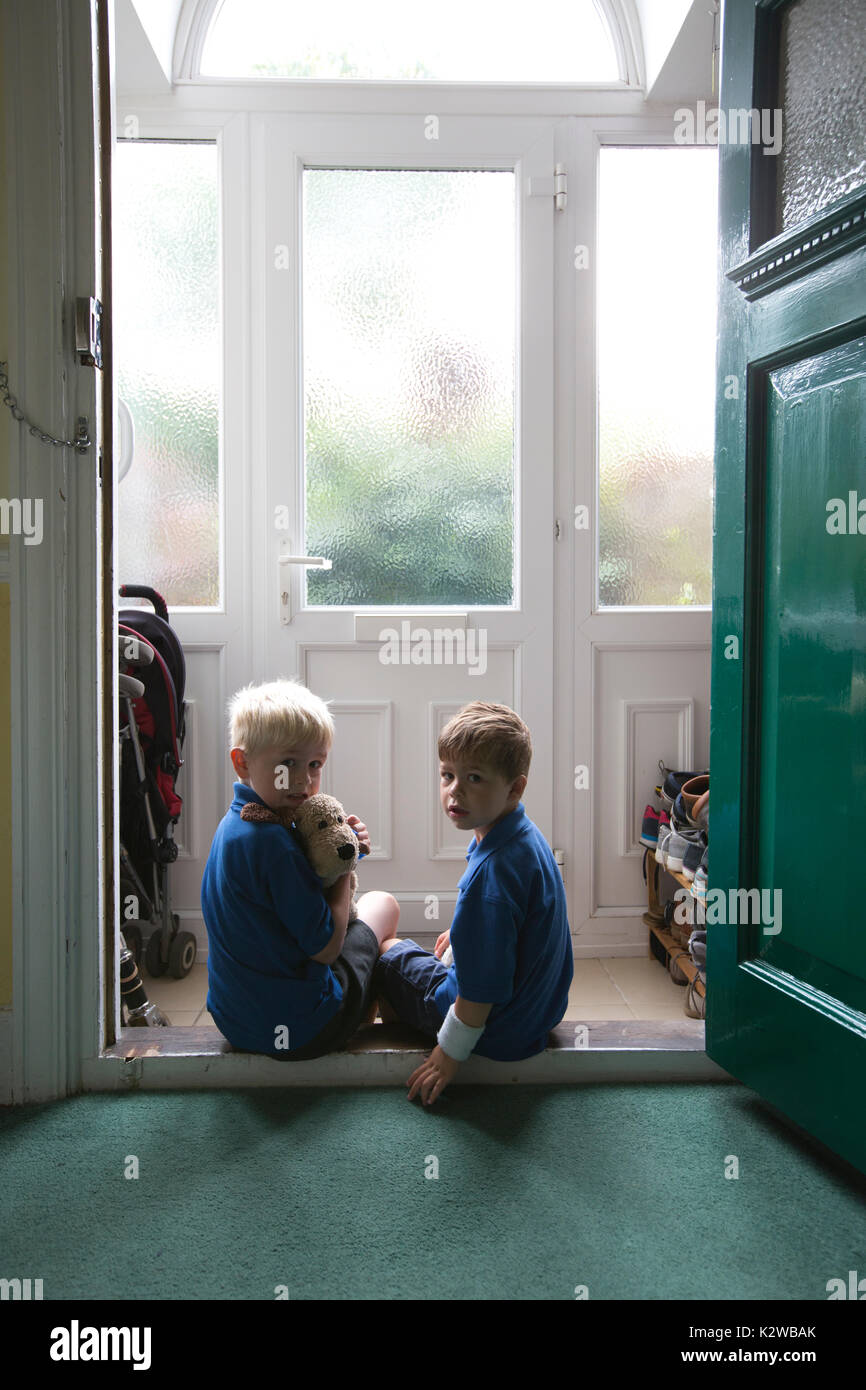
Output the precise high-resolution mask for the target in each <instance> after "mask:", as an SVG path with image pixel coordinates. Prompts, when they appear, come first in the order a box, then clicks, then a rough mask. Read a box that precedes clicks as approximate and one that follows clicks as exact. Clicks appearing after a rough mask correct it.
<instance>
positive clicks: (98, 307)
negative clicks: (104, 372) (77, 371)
mask: <svg viewBox="0 0 866 1390" xmlns="http://www.w3.org/2000/svg"><path fill="white" fill-rule="evenodd" d="M75 351H76V352H77V353H78V360H79V362H80V363H81V365H82V367H100V368H101V367H102V301H101V300H99V299H76V301H75Z"/></svg>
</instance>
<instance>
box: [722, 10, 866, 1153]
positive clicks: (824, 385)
mask: <svg viewBox="0 0 866 1390" xmlns="http://www.w3.org/2000/svg"><path fill="white" fill-rule="evenodd" d="M782 9H783V7H782V6H779V5H778V4H773V3H763V0H762V2H761V3H756V0H727V3H726V4H725V8H724V17H723V55H722V73H721V90H720V96H719V106H720V107H723V108H726V109H734V108H736V109H742V108H758V109H760V108H761V107H762V106H763V105H765V104H766V101H767V100H768V99H769V98H770V97H771V96H772V93H769V95H768V89H767V85H766V72H767V71H772V69H773V62H772V43H773V41H774V39H773V36H774V33H775V32H776V31H775V29H774V25H776V24H777V20H778V16H779V14H780V13H781V11H782ZM756 52H757V57H758V61H757V63H756ZM821 70H822V69H821V65H820V64H818V65H816V71H821ZM828 80H829V79H828ZM719 154H720V161H719V162H720V190H719V193H720V197H719V209H720V212H719V216H720V226H719V241H720V274H719V285H720V289H719V345H718V388H717V408H716V458H715V477H716V486H715V494H716V505H715V517H714V550H713V655H712V697H711V717H710V770H711V789H712V796H711V801H710V853H709V890H710V892H709V897H708V911H707V982H708V993H707V1018H706V1030H707V1053H708V1055H709V1056H710V1057H712V1058H713V1060H714V1061H716V1062H718V1063H719V1064H720V1065H721V1066H723V1067H725V1068H726V1069H727V1070H728V1071H730V1072H731V1073H732V1074H733V1075H735V1076H736V1077H738V1078H739V1079H740V1080H741V1081H743V1082H744V1083H745V1084H747V1085H749V1086H751V1087H752V1088H753V1089H754V1090H756V1091H758V1092H759V1093H760V1094H761V1095H762V1096H764V1097H765V1098H766V1099H767V1100H768V1101H770V1102H771V1103H773V1104H774V1105H776V1106H777V1107H778V1108H779V1109H780V1110H781V1111H783V1112H784V1113H785V1114H786V1115H789V1116H790V1117H791V1118H792V1119H793V1120H795V1121H796V1122H797V1123H798V1124H799V1125H801V1126H802V1127H804V1128H805V1129H807V1130H808V1131H809V1132H810V1133H811V1134H813V1135H815V1136H816V1137H817V1138H818V1139H820V1140H821V1141H822V1142H824V1143H825V1144H827V1145H828V1146H829V1147H830V1148H832V1149H834V1150H835V1151H836V1152H837V1153H839V1154H841V1155H842V1157H844V1158H846V1159H847V1160H848V1161H849V1162H851V1163H852V1164H854V1165H855V1166H856V1167H858V1168H860V1169H861V1170H862V1171H863V1172H866V891H864V885H863V881H862V880H861V879H860V877H859V874H858V872H857V871H858V869H859V867H860V863H861V862H862V861H863V860H866V246H864V245H863V244H862V241H863V237H862V231H863V227H864V225H866V224H864V213H866V198H864V194H863V190H862V189H858V190H856V191H854V192H853V193H852V194H850V196H848V197H847V198H846V199H843V200H841V201H840V202H839V204H834V205H832V206H831V207H830V208H829V209H828V208H827V207H826V206H822V207H821V209H820V212H818V213H816V215H815V216H814V217H813V218H811V219H807V220H806V221H805V222H804V223H802V224H801V225H800V226H798V227H794V228H790V229H789V230H788V231H786V233H785V234H784V235H782V236H776V237H773V238H772V239H771V240H766V241H762V240H761V237H762V235H764V236H768V237H769V236H771V235H772V234H771V232H770V230H769V229H770V228H771V227H774V226H775V222H774V219H773V216H772V206H771V204H772V199H773V196H774V194H773V188H772V178H771V177H770V175H769V174H768V166H770V165H771V164H772V159H771V158H768V157H767V156H763V155H762V153H761V150H760V148H758V147H754V146H751V147H750V146H749V145H747V144H740V145H738V144H730V145H724V146H721V147H720V151H719ZM761 161H763V162H761ZM732 382H733V383H734V388H733V389H732V386H731V383H732ZM834 499H835V501H834ZM861 502H863V504H864V506H863V511H862V512H861V511H860V503H861ZM861 521H862V527H863V529H862V531H861V530H860V523H861ZM852 522H853V525H852V524H851V523H852ZM843 526H844V529H843ZM752 890H754V891H752ZM747 893H748V894H749V896H748V897H747V896H746V894H747ZM714 898H715V903H716V914H715V920H714V917H713V915H711V914H712V912H713V900H714Z"/></svg>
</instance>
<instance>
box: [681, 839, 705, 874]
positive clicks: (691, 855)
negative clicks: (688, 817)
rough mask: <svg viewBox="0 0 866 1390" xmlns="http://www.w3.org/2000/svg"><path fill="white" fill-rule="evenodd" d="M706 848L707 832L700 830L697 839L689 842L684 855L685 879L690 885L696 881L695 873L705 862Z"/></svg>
mask: <svg viewBox="0 0 866 1390" xmlns="http://www.w3.org/2000/svg"><path fill="white" fill-rule="evenodd" d="M706 847H707V835H706V831H704V830H699V831H698V837H697V839H696V840H689V843H688V845H687V847H686V852H685V854H684V855H683V878H687V879H688V880H689V883H692V882H693V881H694V877H695V873H696V871H697V870H698V869H699V868H700V866H701V864H702V862H703V858H704V850H705V849H706Z"/></svg>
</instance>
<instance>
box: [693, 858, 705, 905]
mask: <svg viewBox="0 0 866 1390" xmlns="http://www.w3.org/2000/svg"><path fill="white" fill-rule="evenodd" d="M708 858H709V850H708V849H705V850H704V854H703V858H702V859H701V862H700V864H699V865H698V867H697V869H696V870H695V877H694V882H693V883H692V897H693V898H695V899H696V900H697V901H698V902H699V903H703V904H704V906H706V902H707V860H708Z"/></svg>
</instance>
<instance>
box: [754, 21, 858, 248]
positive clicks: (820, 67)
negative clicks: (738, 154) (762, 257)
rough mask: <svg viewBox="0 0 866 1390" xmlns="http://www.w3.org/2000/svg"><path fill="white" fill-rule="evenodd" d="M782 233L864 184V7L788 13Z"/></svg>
mask: <svg viewBox="0 0 866 1390" xmlns="http://www.w3.org/2000/svg"><path fill="white" fill-rule="evenodd" d="M779 105H780V107H781V108H782V111H783V135H782V149H781V152H780V154H779V156H778V157H779V160H780V166H779V180H778V197H777V211H776V217H777V221H776V231H777V232H784V231H787V230H788V228H789V227H793V226H795V225H796V224H797V223H798V222H802V221H803V220H804V219H805V218H807V217H810V216H813V215H814V214H815V213H816V212H820V210H821V208H823V207H826V206H827V205H828V204H829V203H834V202H835V201H836V199H837V198H842V197H844V196H845V194H846V193H852V192H853V191H854V189H855V188H860V187H861V186H862V185H863V184H864V183H866V122H864V119H863V112H864V110H866V8H864V6H863V3H862V0H860V3H858V4H842V5H840V4H839V0H795V3H793V4H791V5H790V6H788V8H787V9H786V10H785V11H784V12H783V15H782V23H781V34H780V51H779Z"/></svg>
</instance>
